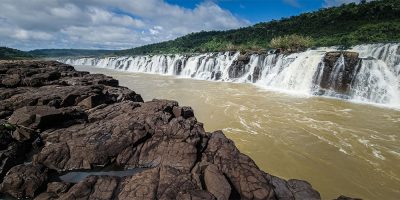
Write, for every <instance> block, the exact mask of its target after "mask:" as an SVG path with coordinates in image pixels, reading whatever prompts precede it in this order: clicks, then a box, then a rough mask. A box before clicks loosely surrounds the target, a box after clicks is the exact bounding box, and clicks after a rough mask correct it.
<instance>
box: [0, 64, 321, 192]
mask: <svg viewBox="0 0 400 200" xmlns="http://www.w3.org/2000/svg"><path fill="white" fill-rule="evenodd" d="M0 77H1V78H2V81H1V82H0V120H1V121H0V122H1V124H2V125H1V126H0V134H1V137H2V138H4V140H2V142H1V146H0V147H1V148H0V157H1V159H2V160H1V162H2V165H1V166H0V172H1V177H0V178H1V179H0V180H2V181H3V183H2V184H1V188H0V190H1V192H2V193H3V194H8V195H11V196H12V197H15V198H25V197H27V198H35V199H320V195H319V193H318V192H317V191H316V190H314V189H313V188H312V186H311V185H310V184H309V183H307V182H306V181H301V180H289V181H286V180H283V179H281V178H278V177H275V176H272V175H270V174H268V173H266V172H263V171H261V170H260V169H259V168H258V167H257V165H256V164H255V163H254V161H253V160H252V159H251V158H249V157H248V156H246V155H244V154H242V153H240V152H239V150H238V149H237V148H236V146H235V144H234V143H233V141H231V140H230V139H228V138H226V137H225V135H224V134H223V133H222V132H221V131H216V132H213V133H208V132H206V131H204V128H203V124H202V123H200V122H198V121H197V120H196V118H195V112H194V111H193V110H192V109H191V108H190V107H181V106H179V104H178V102H176V101H169V100H158V99H154V100H152V101H148V102H143V100H142V98H141V97H140V95H139V94H136V93H135V92H133V91H131V90H130V89H128V88H125V87H121V86H118V81H117V80H115V79H113V78H111V77H107V76H104V75H99V74H94V75H92V74H88V73H87V72H78V71H75V70H74V68H73V67H71V66H69V65H64V64H62V63H58V62H53V61H0ZM10 158H14V159H10ZM266 159H267V158H266ZM106 168H118V169H119V170H121V169H122V170H124V169H132V168H143V170H141V171H140V172H138V173H135V174H132V175H129V176H122V177H121V176H108V175H102V176H95V175H92V176H89V177H86V178H83V179H82V180H81V181H79V182H78V183H66V182H63V181H62V180H61V179H60V178H59V176H60V175H62V174H65V173H68V172H71V171H93V170H94V171H98V170H104V169H106Z"/></svg>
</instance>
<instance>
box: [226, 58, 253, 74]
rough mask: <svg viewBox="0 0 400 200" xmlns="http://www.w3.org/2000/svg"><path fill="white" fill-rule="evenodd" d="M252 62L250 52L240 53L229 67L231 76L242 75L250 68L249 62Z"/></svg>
mask: <svg viewBox="0 0 400 200" xmlns="http://www.w3.org/2000/svg"><path fill="white" fill-rule="evenodd" d="M249 62H250V54H244V55H239V56H238V58H237V59H236V60H235V61H233V62H232V64H231V66H229V69H228V75H229V78H239V77H242V76H243V75H244V74H245V73H246V72H247V70H248V66H247V64H249Z"/></svg>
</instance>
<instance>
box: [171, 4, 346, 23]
mask: <svg viewBox="0 0 400 200" xmlns="http://www.w3.org/2000/svg"><path fill="white" fill-rule="evenodd" d="M167 2H169V3H171V4H177V5H180V6H183V7H186V8H195V7H196V5H198V4H200V3H201V2H203V1H202V0H167ZM212 2H214V3H216V4H218V5H219V6H220V7H221V8H223V9H226V10H229V11H230V12H232V13H233V14H234V15H235V16H237V17H240V18H243V19H247V20H249V21H250V22H251V23H252V24H254V23H258V22H265V21H270V20H273V19H281V18H282V17H289V16H294V15H298V14H300V13H304V12H310V11H315V10H318V9H320V8H323V7H326V6H327V5H329V4H327V2H330V3H332V4H335V5H339V4H340V3H346V2H348V1H324V0H215V1H212Z"/></svg>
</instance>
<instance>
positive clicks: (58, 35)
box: [0, 0, 249, 49]
mask: <svg viewBox="0 0 400 200" xmlns="http://www.w3.org/2000/svg"><path fill="white" fill-rule="evenodd" d="M246 25H249V22H248V21H246V20H242V19H239V18H238V17H236V16H234V15H233V14H232V13H230V12H229V11H227V10H224V9H222V8H221V7H219V6H218V5H217V4H215V3H213V2H211V1H205V2H203V3H200V4H198V5H197V6H196V7H195V8H194V9H187V8H183V7H180V6H177V5H172V4H169V3H167V2H165V1H164V0H85V1H81V0H31V1H26V0H2V2H1V6H0V41H2V43H1V45H8V46H11V47H16V48H22V49H34V48H130V47H135V46H140V45H143V44H148V43H154V42H160V41H164V40H169V39H174V38H176V37H179V36H182V35H185V34H187V33H190V32H197V31H201V30H226V29H231V28H238V27H242V26H246Z"/></svg>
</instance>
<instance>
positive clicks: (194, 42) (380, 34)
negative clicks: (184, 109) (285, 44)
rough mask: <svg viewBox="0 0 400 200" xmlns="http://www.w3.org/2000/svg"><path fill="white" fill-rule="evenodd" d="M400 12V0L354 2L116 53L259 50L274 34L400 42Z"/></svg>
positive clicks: (320, 41) (319, 42) (325, 41)
mask: <svg viewBox="0 0 400 200" xmlns="http://www.w3.org/2000/svg"><path fill="white" fill-rule="evenodd" d="M363 2H364V1H363ZM399 13H400V0H378V1H372V2H369V3H365V2H364V3H360V4H355V3H352V4H347V5H342V6H340V7H333V8H324V9H321V10H319V11H316V12H311V13H305V14H301V15H299V16H294V17H290V18H285V19H281V20H279V21H271V22H265V23H259V24H256V25H254V26H250V27H246V28H240V29H235V30H229V31H210V32H199V33H192V34H189V35H186V36H183V37H180V38H177V39H175V40H172V41H167V42H161V43H157V44H151V45H145V46H142V47H137V48H133V49H128V50H122V51H117V52H115V54H116V55H126V54H159V53H182V52H208V51H225V50H241V49H254V50H257V49H264V48H269V43H270V41H271V39H272V38H274V37H277V36H283V35H288V34H298V35H303V36H310V37H311V38H312V39H313V45H314V46H333V45H343V46H350V45H356V44H362V43H376V42H399V41H400V34H399V33H400V17H399V16H400V14H399Z"/></svg>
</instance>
